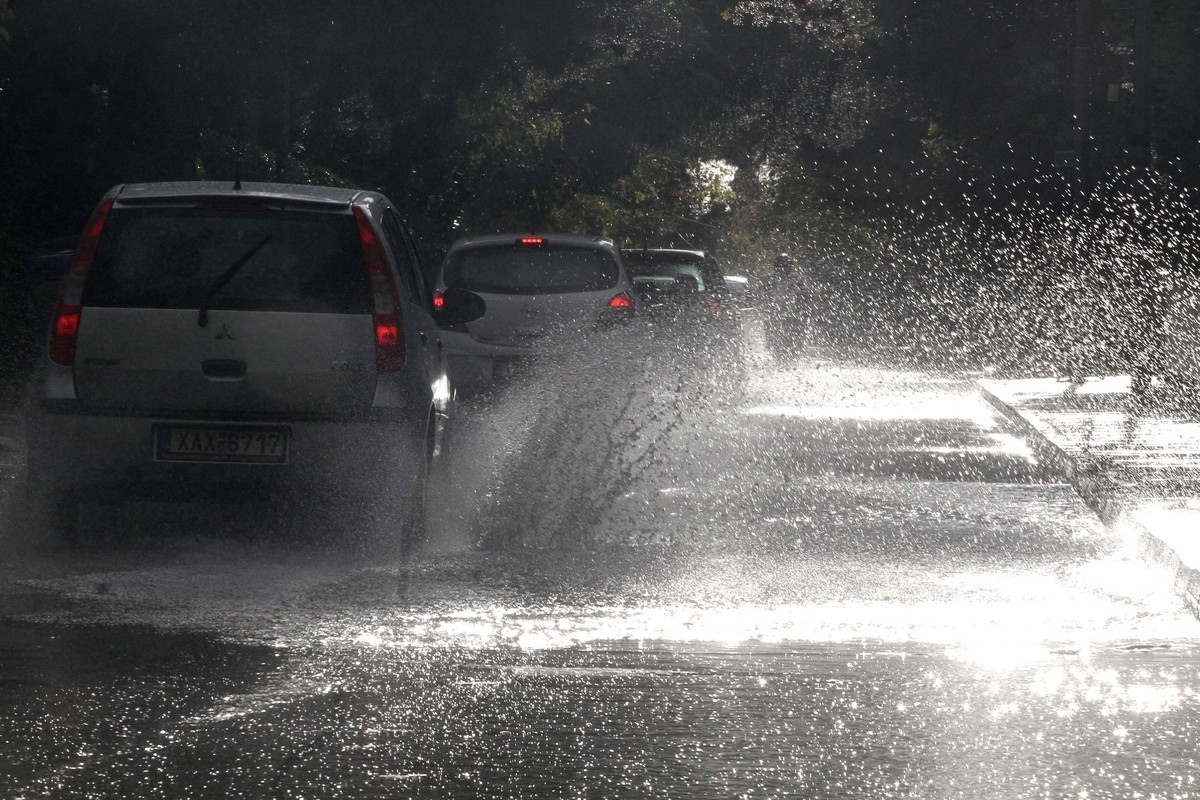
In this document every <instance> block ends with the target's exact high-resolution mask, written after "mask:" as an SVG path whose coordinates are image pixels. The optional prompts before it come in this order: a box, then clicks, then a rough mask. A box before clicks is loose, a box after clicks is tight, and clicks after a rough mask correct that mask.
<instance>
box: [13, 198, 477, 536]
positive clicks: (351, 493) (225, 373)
mask: <svg viewBox="0 0 1200 800" xmlns="http://www.w3.org/2000/svg"><path fill="white" fill-rule="evenodd" d="M462 297H463V296H462V295H461V294H460V295H457V296H456V295H450V296H449V297H448V298H447V297H443V298H442V305H443V308H442V309H441V310H440V311H437V310H435V309H434V306H433V297H432V293H431V292H430V290H429V287H428V286H427V285H426V282H425V280H424V278H423V276H422V272H421V269H420V268H419V265H418V263H417V260H416V255H415V250H414V248H413V244H412V241H411V237H410V236H409V234H408V232H407V230H406V229H405V227H404V225H403V223H402V222H401V220H400V218H399V216H398V215H397V213H396V211H395V209H394V208H393V207H392V204H391V203H390V202H389V201H388V199H387V198H386V197H384V196H383V195H381V194H378V193H374V192H367V191H358V190H353V189H341V188H329V187H315V186H298V185H283V184H254V183H247V184H245V185H242V184H241V183H240V182H239V183H234V184H230V183H215V182H190V183H161V184H135V185H121V186H117V187H115V188H113V189H112V190H111V191H109V192H108V193H107V194H106V195H105V196H104V198H103V199H102V201H101V202H100V204H99V206H98V208H97V209H96V211H95V213H94V215H93V216H92V218H91V220H90V221H89V222H88V225H87V228H86V229H85V231H84V233H83V235H82V237H81V239H80V242H79V245H78V248H77V249H76V251H75V255H74V258H73V260H72V262H71V265H70V267H69V268H68V271H67V273H66V276H65V278H64V280H63V286H62V292H61V297H60V299H59V302H58V307H57V309H56V311H55V312H54V315H53V318H52V322H51V330H50V335H49V341H48V346H47V347H46V351H45V354H44V357H42V358H41V359H40V364H39V367H38V370H37V374H36V376H35V380H34V382H33V396H32V398H31V402H30V404H29V406H30V413H29V429H28V432H29V436H28V451H29V469H28V479H29V510H30V511H31V512H32V514H33V521H34V522H36V523H41V524H43V525H45V526H47V527H49V528H50V529H52V531H53V532H54V533H57V534H59V535H61V536H67V537H70V536H72V535H73V534H75V533H77V531H78V530H79V525H80V522H81V506H82V507H83V508H88V507H90V506H91V504H96V503H108V502H119V501H121V500H123V499H125V498H129V497H131V496H136V497H140V496H146V495H149V496H151V497H153V498H156V499H157V498H160V497H165V498H166V499H173V498H181V499H199V498H212V497H216V498H221V499H223V498H228V497H242V496H249V497H252V498H261V497H270V496H272V495H273V494H276V493H280V492H281V491H282V490H287V491H289V492H293V493H300V494H301V495H303V496H306V497H310V498H316V499H317V500H318V502H322V503H324V502H326V501H328V500H345V501H348V502H349V503H351V504H352V505H350V506H349V507H350V508H354V509H359V508H361V509H365V510H367V511H368V512H370V515H369V519H370V520H371V521H372V522H375V523H378V524H379V526H380V529H381V530H383V531H394V532H395V534H397V541H407V540H410V539H411V538H413V537H415V536H417V535H419V534H420V533H421V529H422V525H423V520H424V511H425V503H426V500H427V498H426V493H427V485H428V476H429V474H430V470H431V468H432V467H433V465H434V463H435V462H436V460H437V459H438V458H439V457H440V454H441V449H442V445H443V439H444V437H445V432H446V429H447V426H448V425H449V423H450V421H451V419H452V417H453V415H454V392H453V390H452V387H451V384H450V382H449V380H448V378H447V374H446V363H445V356H444V353H443V346H442V341H441V333H440V329H439V324H438V323H439V321H441V322H449V323H461V322H463V321H464V320H468V319H470V318H471V315H472V314H478V313H481V312H482V307H481V306H480V305H479V304H478V302H477V300H478V298H474V300H472V299H471V298H470V297H467V300H466V302H465V304H458V305H456V300H461V299H462ZM447 301H449V302H447ZM455 315H457V316H455ZM439 316H440V317H441V320H439V319H438V317H439ZM353 518H354V519H358V518H357V517H353Z"/></svg>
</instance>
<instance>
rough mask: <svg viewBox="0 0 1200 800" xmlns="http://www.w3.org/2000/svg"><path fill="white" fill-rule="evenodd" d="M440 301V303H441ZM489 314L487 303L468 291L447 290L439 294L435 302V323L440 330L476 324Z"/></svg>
mask: <svg viewBox="0 0 1200 800" xmlns="http://www.w3.org/2000/svg"><path fill="white" fill-rule="evenodd" d="M439 301H440V302H439ZM486 312H487V303H485V302H483V298H482V297H480V296H479V295H477V294H475V293H474V292H468V291H467V290H466V289H447V290H446V291H444V292H439V293H438V295H437V300H435V302H434V309H433V321H434V322H436V323H437V324H438V327H440V328H450V327H453V326H454V325H465V324H467V323H468V322H474V321H475V320H477V319H479V318H480V317H482V316H483V315H484V314H485V313H486Z"/></svg>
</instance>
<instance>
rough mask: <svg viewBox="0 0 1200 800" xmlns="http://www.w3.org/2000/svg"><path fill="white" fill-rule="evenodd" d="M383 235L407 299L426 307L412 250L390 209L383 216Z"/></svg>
mask: <svg viewBox="0 0 1200 800" xmlns="http://www.w3.org/2000/svg"><path fill="white" fill-rule="evenodd" d="M383 235H384V236H385V237H387V240H388V245H389V246H390V247H391V249H392V253H393V254H394V255H395V256H396V266H397V268H398V269H399V270H400V280H402V281H403V282H404V288H405V290H406V291H407V292H408V296H409V298H410V299H411V300H415V301H416V302H417V303H420V304H421V305H422V306H428V303H427V302H426V300H425V293H424V292H423V291H422V287H421V286H420V285H419V284H418V283H417V278H416V272H417V268H416V263H415V261H414V259H413V254H412V249H411V248H410V247H409V246H408V239H407V238H406V237H405V235H404V233H403V231H402V230H401V228H400V222H399V220H397V219H396V214H395V212H394V211H392V209H390V208H389V209H387V211H386V212H385V213H384V215H383Z"/></svg>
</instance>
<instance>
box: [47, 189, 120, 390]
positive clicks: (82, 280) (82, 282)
mask: <svg viewBox="0 0 1200 800" xmlns="http://www.w3.org/2000/svg"><path fill="white" fill-rule="evenodd" d="M112 207H113V201H112V199H111V198H110V199H108V200H105V201H104V202H103V203H101V204H100V205H99V206H98V207H97V208H96V210H95V211H94V212H93V213H92V218H91V219H90V220H88V224H87V227H86V228H84V229H83V236H82V237H81V238H80V240H79V246H78V247H77V248H75V257H74V258H72V259H71V266H70V267H69V268H68V269H67V274H66V276H65V277H64V278H63V285H62V291H61V292H60V293H59V295H58V307H57V308H56V309H55V310H54V324H53V325H52V326H51V328H50V344H49V355H50V360H51V361H53V362H54V363H55V364H60V365H62V366H64V367H71V366H74V365H75V345H76V343H77V342H78V341H79V323H80V322H81V321H82V318H83V289H84V287H85V286H86V285H87V280H88V276H89V275H91V272H92V263H93V262H95V260H96V250H97V249H98V248H99V246H100V236H101V235H102V234H103V233H104V226H105V224H106V223H107V222H108V215H109V213H110V212H111V211H112Z"/></svg>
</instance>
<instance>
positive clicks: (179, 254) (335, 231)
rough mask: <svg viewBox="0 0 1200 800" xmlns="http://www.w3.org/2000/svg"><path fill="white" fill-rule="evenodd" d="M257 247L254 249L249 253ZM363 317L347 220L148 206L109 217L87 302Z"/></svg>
mask: <svg viewBox="0 0 1200 800" xmlns="http://www.w3.org/2000/svg"><path fill="white" fill-rule="evenodd" d="M256 246H258V249H257V250H255V249H254V248H255V247H256ZM251 251H253V254H252V255H251V256H250V257H249V259H248V260H246V261H245V263H243V264H242V265H241V266H240V267H238V268H237V269H236V271H235V272H233V274H232V276H231V277H229V278H228V280H227V282H226V283H225V284H224V285H223V286H220V288H219V289H218V290H217V291H216V293H215V294H213V295H212V297H211V299H210V300H209V302H208V307H209V308H210V309H214V310H215V309H222V310H230V311H298V312H312V313H343V314H345V313H354V314H359V313H361V314H369V313H370V311H371V306H370V289H369V286H368V283H367V270H366V268H365V267H364V266H363V254H362V245H361V243H360V242H359V239H358V232H357V228H356V227H355V224H354V218H353V217H352V216H350V215H348V214H331V213H324V212H312V211H283V210H273V209H266V208H263V209H251V210H224V209H212V208H179V207H153V208H133V209H120V210H116V211H114V212H113V214H112V217H111V218H110V219H109V222H108V225H107V226H106V227H105V229H104V236H103V237H102V239H101V241H100V247H99V250H98V251H97V253H96V261H95V264H94V265H93V267H92V275H91V278H90V279H89V280H88V284H87V290H86V294H85V296H84V303H85V304H86V305H91V306H108V307H124V308H199V307H200V306H201V304H203V303H204V301H205V297H206V296H207V295H208V294H210V293H211V292H212V291H213V288H214V287H215V286H219V285H220V284H221V281H222V277H223V276H224V275H225V273H226V272H227V271H229V270H230V269H231V268H233V266H234V265H235V264H237V262H238V261H239V260H240V259H242V258H243V257H245V256H246V255H247V254H248V253H250V252H251Z"/></svg>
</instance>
